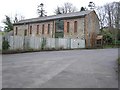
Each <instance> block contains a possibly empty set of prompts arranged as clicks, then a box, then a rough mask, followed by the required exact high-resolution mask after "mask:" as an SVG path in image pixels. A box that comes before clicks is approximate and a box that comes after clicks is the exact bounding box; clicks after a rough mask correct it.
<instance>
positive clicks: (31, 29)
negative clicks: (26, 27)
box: [30, 26, 32, 34]
mask: <svg viewBox="0 0 120 90" xmlns="http://www.w3.org/2000/svg"><path fill="white" fill-rule="evenodd" d="M30 34H32V26H30Z"/></svg>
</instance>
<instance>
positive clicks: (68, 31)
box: [67, 22, 70, 33]
mask: <svg viewBox="0 0 120 90" xmlns="http://www.w3.org/2000/svg"><path fill="white" fill-rule="evenodd" d="M69 27H70V26H69V22H67V33H69Z"/></svg>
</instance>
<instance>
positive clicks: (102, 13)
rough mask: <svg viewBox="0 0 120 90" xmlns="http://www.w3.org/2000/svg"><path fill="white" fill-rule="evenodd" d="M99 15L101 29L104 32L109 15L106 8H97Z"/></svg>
mask: <svg viewBox="0 0 120 90" xmlns="http://www.w3.org/2000/svg"><path fill="white" fill-rule="evenodd" d="M97 14H98V17H99V22H100V28H101V30H102V29H103V27H104V26H105V24H106V23H107V20H106V15H107V14H106V11H105V8H104V6H99V7H97Z"/></svg>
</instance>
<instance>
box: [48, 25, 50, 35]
mask: <svg viewBox="0 0 120 90" xmlns="http://www.w3.org/2000/svg"><path fill="white" fill-rule="evenodd" d="M49 33H50V24H48V34H49Z"/></svg>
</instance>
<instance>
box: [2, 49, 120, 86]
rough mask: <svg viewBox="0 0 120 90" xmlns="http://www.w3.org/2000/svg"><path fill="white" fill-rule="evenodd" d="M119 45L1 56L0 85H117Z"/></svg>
mask: <svg viewBox="0 0 120 90" xmlns="http://www.w3.org/2000/svg"><path fill="white" fill-rule="evenodd" d="M117 58H118V49H96V50H68V51H49V52H34V53H22V54H9V55H3V57H2V87H3V88H118V76H117V74H116V70H115V69H116V66H117V65H116V59H117Z"/></svg>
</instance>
